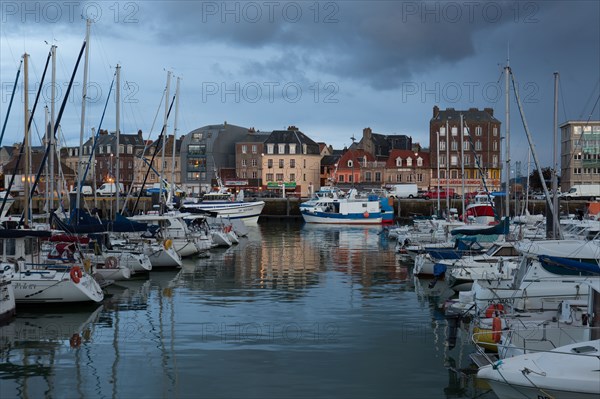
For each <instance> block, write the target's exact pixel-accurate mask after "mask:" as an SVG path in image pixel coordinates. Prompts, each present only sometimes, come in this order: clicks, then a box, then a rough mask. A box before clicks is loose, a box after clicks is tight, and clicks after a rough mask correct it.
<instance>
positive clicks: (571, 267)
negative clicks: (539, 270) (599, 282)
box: [538, 255, 600, 276]
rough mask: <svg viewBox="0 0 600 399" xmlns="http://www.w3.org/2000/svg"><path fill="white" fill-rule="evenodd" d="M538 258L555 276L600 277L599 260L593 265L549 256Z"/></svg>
mask: <svg viewBox="0 0 600 399" xmlns="http://www.w3.org/2000/svg"><path fill="white" fill-rule="evenodd" d="M538 258H539V260H540V262H541V263H542V265H543V266H544V267H545V268H546V269H549V271H550V272H552V273H555V274H569V275H572V274H583V275H592V276H599V275H600V266H599V265H598V263H597V262H598V260H596V263H592V262H591V261H590V262H581V261H578V260H575V259H570V258H563V257H560V256H549V255H539V256H538Z"/></svg>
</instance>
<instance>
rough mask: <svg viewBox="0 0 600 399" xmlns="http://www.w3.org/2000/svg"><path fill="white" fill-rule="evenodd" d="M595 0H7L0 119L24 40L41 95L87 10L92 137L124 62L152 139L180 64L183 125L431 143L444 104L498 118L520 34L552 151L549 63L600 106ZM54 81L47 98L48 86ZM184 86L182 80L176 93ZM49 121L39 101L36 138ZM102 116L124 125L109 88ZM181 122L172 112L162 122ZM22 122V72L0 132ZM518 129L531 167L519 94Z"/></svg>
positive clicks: (80, 33)
mask: <svg viewBox="0 0 600 399" xmlns="http://www.w3.org/2000/svg"><path fill="white" fill-rule="evenodd" d="M599 4H600V2H597V1H545V2H542V1H526V2H515V1H510V2H487V1H465V2H461V1H458V2H426V3H425V2H411V1H407V2H400V1H397V2H396V1H380V2H378V1H369V2H361V1H317V2H315V1H295V2H282V1H256V2H221V1H217V2H212V1H205V2H193V1H179V2H177V1H169V2H166V1H165V2H161V1H152V2H136V1H129V2H118V3H115V2H100V1H98V2H76V1H74V2H71V1H56V2H54V1H50V2H33V1H31V2H23V1H15V2H11V1H2V2H1V24H0V25H1V26H2V28H1V36H0V38H1V43H0V51H1V63H0V66H1V75H0V79H1V84H2V86H1V95H2V100H1V101H0V106H1V117H2V122H4V118H5V116H6V113H7V108H8V103H9V98H10V93H11V91H12V85H13V82H14V78H15V74H16V71H17V68H18V65H19V62H20V59H21V56H22V54H23V53H24V52H27V53H29V54H30V55H31V68H30V77H29V80H30V100H29V103H30V107H31V106H32V105H33V100H34V96H35V90H37V87H38V85H39V82H40V80H41V74H42V71H43V68H44V64H45V61H46V57H47V54H48V51H49V47H50V44H56V45H57V46H58V50H57V54H58V62H57V66H58V72H57V80H58V86H59V92H60V94H61V98H60V99H59V100H62V96H64V93H65V89H66V84H67V82H68V80H69V77H70V75H71V73H72V70H73V68H74V65H75V60H76V58H77V55H78V53H79V50H80V48H81V45H82V43H83V40H84V37H85V20H84V19H82V15H87V16H88V17H90V18H91V19H92V20H93V24H92V27H91V40H90V74H89V82H90V85H89V87H90V88H89V92H88V98H89V101H88V107H87V111H86V123H85V126H86V129H85V130H86V132H85V136H86V138H87V137H89V135H90V131H91V128H92V127H96V128H97V127H98V125H99V123H100V118H101V115H102V109H103V106H104V103H105V101H106V96H107V94H108V89H109V86H110V83H111V80H112V78H113V75H114V71H115V66H116V65H117V63H118V64H120V65H121V66H122V78H121V79H122V87H123V88H122V91H121V97H122V99H123V106H122V112H121V122H122V131H123V132H126V133H131V132H135V131H137V130H138V129H142V131H143V132H144V133H145V135H148V134H150V133H151V134H152V135H151V136H150V138H151V139H156V137H157V135H158V133H159V131H160V127H161V126H162V123H163V113H164V111H163V109H162V107H161V106H160V104H161V101H163V99H162V96H163V93H164V89H165V85H166V76H167V71H169V70H170V71H172V72H173V74H174V76H178V77H180V78H181V96H180V107H179V118H178V126H177V128H178V129H177V130H178V135H181V134H185V133H188V132H189V131H191V130H193V129H195V128H198V127H201V126H204V125H209V124H218V123H223V122H224V121H227V122H228V123H231V124H235V125H239V126H245V127H254V128H256V129H259V130H269V131H270V130H274V129H282V128H286V127H287V126H288V125H295V126H297V127H299V128H300V130H302V131H303V132H304V133H306V134H307V135H308V136H309V137H311V138H312V139H314V140H315V141H323V142H326V143H328V144H332V145H333V146H334V148H338V149H341V148H343V147H344V146H348V145H350V144H351V137H352V136H354V137H356V138H357V139H359V138H360V136H361V134H362V129H363V128H365V127H371V128H372V129H373V131H374V132H376V133H382V134H406V135H409V136H412V138H413V142H419V143H421V145H422V146H424V147H429V144H430V143H429V135H428V132H429V120H430V118H431V116H432V108H433V106H434V105H438V106H439V107H440V108H447V107H453V108H455V109H467V108H471V107H477V108H479V109H482V108H484V107H493V108H494V111H495V116H496V117H497V118H498V119H499V120H500V121H502V122H503V124H504V121H505V116H504V113H505V106H504V93H503V92H504V77H503V76H502V68H503V66H504V65H505V64H506V60H507V54H508V53H509V50H510V65H511V67H512V70H513V72H514V77H515V79H516V81H517V88H518V90H519V93H520V95H521V100H522V102H523V107H524V114H525V117H526V120H527V123H528V125H529V128H530V130H531V132H532V134H533V137H534V143H535V145H536V150H537V153H538V156H539V158H540V160H541V163H542V165H543V166H549V165H551V163H552V127H553V88H554V83H553V79H554V78H553V72H555V71H558V72H559V73H560V98H559V104H560V106H559V123H562V122H564V121H565V120H582V119H583V120H587V118H589V117H590V116H591V117H592V119H595V120H600V104H598V98H599V96H600V87H599V86H600V5H599ZM82 71H83V63H82V65H81V67H80V68H79V71H78V73H77V76H76V82H75V85H74V89H73V92H72V93H71V96H70V98H69V101H68V103H67V106H66V109H65V115H64V117H63V120H62V127H63V132H64V136H65V139H66V141H67V143H68V144H69V145H76V144H78V143H79V132H80V116H81V95H82V82H83V73H82ZM49 82H50V81H49V77H48V79H47V80H46V84H45V85H44V86H45V88H46V90H44V94H43V96H42V100H43V104H49V101H50V83H49ZM174 88H175V80H173V83H172V85H171V95H172V94H173V92H174ZM43 104H42V105H43ZM163 104H164V103H163ZM163 106H164V105H163ZM159 107H161V108H159ZM594 107H595V108H594ZM155 119H156V121H155ZM43 121H44V118H43V108H41V107H40V108H39V109H38V110H37V111H36V124H37V130H36V128H35V126H34V128H33V131H32V132H33V133H32V134H33V136H34V137H35V139H34V141H38V140H37V137H38V135H39V134H40V133H38V132H41V127H42V126H43ZM154 121H155V122H154ZM103 128H108V129H110V130H114V128H115V106H114V100H113V99H112V98H111V102H110V106H109V108H108V110H107V113H106V117H105V120H104V123H103ZM173 129H174V118H173V117H172V118H170V120H169V130H168V131H169V132H172V131H173ZM22 138H23V95H22V86H21V87H20V91H19V94H18V96H17V98H16V101H15V103H14V106H13V110H12V112H11V114H10V117H9V121H8V128H7V133H6V135H5V137H4V140H3V142H2V145H9V144H12V143H14V142H17V141H21V140H22ZM510 142H511V159H512V160H513V162H516V161H521V162H522V170H521V172H522V173H523V174H524V173H525V172H526V168H527V165H526V162H527V143H526V138H525V133H524V129H523V123H522V121H521V117H520V115H519V112H518V108H517V106H516V102H515V100H514V94H511V135H510Z"/></svg>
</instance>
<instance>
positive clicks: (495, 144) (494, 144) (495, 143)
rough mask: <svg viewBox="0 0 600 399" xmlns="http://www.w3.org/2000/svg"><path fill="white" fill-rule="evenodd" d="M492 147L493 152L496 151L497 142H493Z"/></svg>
mask: <svg viewBox="0 0 600 399" xmlns="http://www.w3.org/2000/svg"><path fill="white" fill-rule="evenodd" d="M492 147H493V149H494V151H498V142H497V141H495V140H494V143H493V144H492Z"/></svg>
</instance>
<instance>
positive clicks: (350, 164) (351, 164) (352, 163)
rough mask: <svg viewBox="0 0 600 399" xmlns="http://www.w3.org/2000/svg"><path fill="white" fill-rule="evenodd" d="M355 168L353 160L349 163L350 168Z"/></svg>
mask: <svg viewBox="0 0 600 399" xmlns="http://www.w3.org/2000/svg"><path fill="white" fill-rule="evenodd" d="M353 166H354V162H352V160H350V161H348V167H349V168H351V167H353Z"/></svg>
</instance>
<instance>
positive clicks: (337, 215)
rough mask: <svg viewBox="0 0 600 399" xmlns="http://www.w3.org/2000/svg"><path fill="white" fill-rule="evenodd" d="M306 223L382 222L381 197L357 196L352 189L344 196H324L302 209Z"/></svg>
mask: <svg viewBox="0 0 600 399" xmlns="http://www.w3.org/2000/svg"><path fill="white" fill-rule="evenodd" d="M300 213H301V214H302V218H303V219H304V221H305V222H306V223H323V224H381V221H382V213H381V204H380V202H379V197H378V196H376V195H369V196H368V197H366V198H359V197H358V196H356V190H355V189H352V190H350V191H349V192H348V195H347V196H346V197H343V198H339V197H338V198H329V197H327V198H324V199H323V200H319V201H315V202H314V204H312V205H310V206H304V207H302V208H301V209H300Z"/></svg>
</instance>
